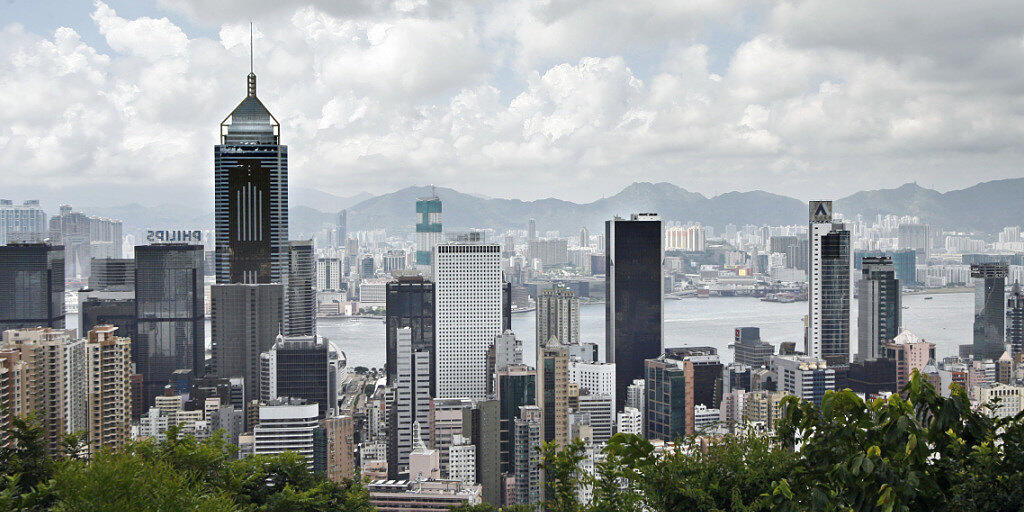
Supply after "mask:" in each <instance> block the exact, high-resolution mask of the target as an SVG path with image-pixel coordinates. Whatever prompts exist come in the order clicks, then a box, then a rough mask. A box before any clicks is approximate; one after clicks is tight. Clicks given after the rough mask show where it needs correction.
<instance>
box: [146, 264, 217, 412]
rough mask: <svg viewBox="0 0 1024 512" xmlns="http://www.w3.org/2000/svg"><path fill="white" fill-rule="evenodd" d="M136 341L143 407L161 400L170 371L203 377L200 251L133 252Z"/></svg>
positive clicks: (204, 348) (203, 333) (203, 350)
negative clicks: (144, 404) (185, 371)
mask: <svg viewBox="0 0 1024 512" xmlns="http://www.w3.org/2000/svg"><path fill="white" fill-rule="evenodd" d="M135 268H136V270H135V300H136V307H137V315H138V316H137V322H138V339H137V340H133V342H134V343H133V345H136V344H137V345H138V346H137V347H133V348H134V350H133V351H132V352H133V357H134V359H133V362H134V363H135V367H136V371H137V372H138V373H140V374H141V375H142V386H143V397H144V400H145V402H144V403H146V404H150V403H152V402H153V397H155V396H157V395H158V394H160V392H161V390H163V387H164V385H165V384H167V380H168V378H170V376H171V374H172V373H173V372H174V370H178V369H191V370H192V371H193V374H194V375H195V376H196V377H197V378H202V377H203V375H205V368H206V347H205V343H206V336H205V322H204V317H205V312H204V307H203V306H204V304H203V300H204V299H203V246H201V245H188V244H154V245H140V246H136V247H135Z"/></svg>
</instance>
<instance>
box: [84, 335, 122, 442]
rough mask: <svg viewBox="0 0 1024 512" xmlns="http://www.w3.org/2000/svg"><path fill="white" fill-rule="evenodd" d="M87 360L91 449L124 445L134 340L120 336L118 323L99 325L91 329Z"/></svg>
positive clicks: (86, 379) (89, 439)
mask: <svg viewBox="0 0 1024 512" xmlns="http://www.w3.org/2000/svg"><path fill="white" fill-rule="evenodd" d="M85 360H86V366H85V382H86V389H87V390H88V402H87V404H88V405H87V410H88V415H87V417H88V432H87V435H88V447H89V452H90V453H96V452H98V451H99V450H100V449H103V448H110V449H118V448H121V447H122V446H124V444H125V443H126V442H127V441H128V435H129V430H130V428H131V421H132V414H131V413H132V404H131V400H132V391H131V373H132V372H131V365H132V359H131V340H129V339H128V338H122V337H119V336H117V328H116V327H113V326H99V327H96V328H95V329H93V330H91V331H89V334H88V341H87V342H86V344H85Z"/></svg>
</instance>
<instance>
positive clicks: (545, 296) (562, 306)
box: [535, 287, 580, 345]
mask: <svg viewBox="0 0 1024 512" xmlns="http://www.w3.org/2000/svg"><path fill="white" fill-rule="evenodd" d="M536 318H537V336H536V338H535V339H536V340H537V341H538V342H542V343H547V342H548V341H550V340H551V338H555V339H556V340H557V341H558V342H559V343H561V344H563V345H577V344H579V342H580V300H579V299H578V298H577V297H576V294H575V293H573V291H572V290H569V289H568V288H562V287H556V288H549V289H547V290H544V291H542V292H540V294H538V295H537V315H536Z"/></svg>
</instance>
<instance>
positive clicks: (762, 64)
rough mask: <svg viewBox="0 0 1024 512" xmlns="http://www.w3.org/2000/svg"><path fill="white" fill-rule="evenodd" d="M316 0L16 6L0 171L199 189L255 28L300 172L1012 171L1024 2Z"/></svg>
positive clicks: (299, 182) (803, 186)
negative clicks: (389, 0) (441, 0)
mask: <svg viewBox="0 0 1024 512" xmlns="http://www.w3.org/2000/svg"><path fill="white" fill-rule="evenodd" d="M308 4H310V5H307V3H303V4H298V3H290V2H280V3H277V2H275V3H262V2H260V3H256V4H248V3H247V4H245V6H244V8H243V7H242V4H240V3H238V2H236V1H227V2H216V3H210V2H195V1H191V0H152V1H148V2H147V1H143V2H133V3H129V2H123V1H115V0H110V1H109V2H102V1H98V2H95V3H91V4H90V3H89V2H67V1H56V2H52V3H48V5H46V6H39V5H37V3H35V2H26V1H24V0H15V1H13V2H10V5H9V6H8V12H7V14H8V16H7V17H6V19H8V20H11V21H8V22H6V23H5V24H4V25H2V29H0V40H2V41H3V43H4V47H5V48H8V49H10V51H8V52H6V54H5V56H4V57H3V59H0V74H2V75H3V76H5V77H6V78H5V87H6V89H7V91H8V94H7V95H6V96H7V97H8V98H18V100H17V101H16V102H14V101H12V102H9V103H5V104H4V105H5V107H4V121H5V122H4V123H2V124H0V139H2V140H4V144H5V148H6V149H5V152H4V154H2V155H0V167H3V168H5V169H8V170H10V171H11V172H8V173H5V174H4V176H3V177H0V187H2V188H4V189H5V190H7V191H9V192H8V193H9V194H10V195H11V196H14V197H13V198H15V199H21V198H31V197H40V198H41V199H45V197H42V196H46V195H58V196H63V197H66V198H67V199H66V200H68V201H82V200H83V199H86V198H87V200H84V204H86V205H88V204H95V203H98V199H101V198H105V197H106V198H109V192H110V190H111V189H112V187H116V189H117V190H118V192H119V193H122V194H124V196H126V197H132V198H133V200H137V201H139V202H140V203H143V204H159V203H160V202H165V201H178V202H184V203H187V204H192V203H193V202H194V203H195V204H208V201H206V200H205V198H204V199H202V200H200V199H199V198H200V197H201V196H204V195H206V194H208V193H209V191H210V190H212V183H211V177H210V176H209V175H208V173H207V172H206V171H207V169H209V165H210V159H211V155H210V153H209V150H208V148H209V146H210V145H211V144H212V143H213V142H214V141H215V140H216V133H215V130H214V129H212V128H211V127H213V126H215V124H216V122H217V121H219V120H220V116H221V115H222V112H223V109H224V107H223V106H224V105H230V104H232V103H233V102H234V101H237V97H238V96H239V94H241V92H242V86H241V85H240V84H239V82H238V79H237V77H238V76H241V75H243V74H244V73H245V71H247V69H248V66H249V59H248V55H247V54H248V35H249V34H248V28H249V27H248V22H249V21H250V20H253V21H254V22H255V26H256V38H255V47H256V55H255V67H256V71H257V73H258V74H260V76H261V79H262V80H261V84H262V88H263V90H265V91H266V96H267V98H270V100H269V102H270V104H268V108H270V109H271V110H272V111H274V112H280V113H281V119H280V120H281V122H282V124H283V125H285V126H287V127H288V130H287V131H286V133H285V134H284V135H285V136H286V138H287V140H288V141H289V143H290V144H291V145H292V146H293V147H294V148H295V150H294V152H293V153H294V154H293V155H292V162H291V163H292V170H293V171H294V179H293V180H292V181H293V185H294V186H296V187H306V188H315V189H318V190H323V191H326V192H330V193H334V194H338V195H343V196H348V195H351V194H354V193H356V192H368V193H372V194H379V193H382V192H387V191H391V190H395V189H398V188H401V187H402V186H404V185H405V184H408V183H421V184H431V183H433V184H436V185H438V186H446V187H456V188H459V189H460V190H462V191H464V192H467V193H474V194H484V195H488V196H492V197H517V198H520V199H525V200H531V199H538V198H546V197H555V198H560V199H565V200H571V201H577V202H579V201H591V200H594V199H596V198H599V197H601V196H602V195H609V194H612V193H614V192H616V191H618V190H620V189H621V188H622V187H624V186H625V185H627V184H629V183H631V182H633V181H652V182H658V181H669V182H672V183H676V184H678V185H680V186H684V187H685V188H687V189H688V190H692V191H698V192H701V193H704V194H706V195H714V194H718V193H723V192H728V191H731V190H741V191H745V190H758V189H761V190H766V191H769V192H774V193H780V194H786V195H790V196H795V197H798V198H801V199H810V198H812V196H814V197H842V196H843V195H846V194H849V193H852V192H855V191H857V190H859V189H861V188H882V187H895V186H898V185H900V184H903V183H906V182H912V181H916V182H917V183H919V184H921V185H922V186H926V187H930V188H935V189H937V190H942V191H945V190H950V189H956V188H961V187H965V186H968V185H971V184H973V183H974V182H976V181H982V180H990V179H998V178H1007V177H1016V176H1019V175H1020V174H1021V171H1020V168H1019V162H1020V160H1021V156H1022V148H1021V146H1020V144H1019V141H1020V140H1021V139H1022V136H1024V123H1022V122H1021V114H1020V113H1019V112H1018V111H1016V110H1014V109H1012V108H1006V106H1007V105H1013V104H1016V103H1018V102H1019V101H1021V98H1022V92H1021V91H1024V87H1022V85H1024V75H1022V74H1021V73H1020V72H1019V71H1018V66H1015V65H1014V63H1016V62H1019V61H1020V57H1021V56H1022V54H1024V46H1022V45H1021V44H1020V33H1019V27H1020V26H1021V25H1022V24H1024V20H1022V19H1021V18H1022V16H1024V14H1022V12H1021V10H1020V9H1018V8H1015V7H1016V6H1015V5H1013V3H999V2H986V3H984V4H982V5H977V6H976V7H975V8H974V9H972V10H971V13H970V14H971V15H970V16H963V15H961V14H962V13H961V11H962V9H960V8H959V6H958V5H956V4H955V3H952V2H950V3H948V4H947V3H943V2H938V3H929V4H928V5H927V7H923V6H918V5H914V3H913V2H911V3H909V4H907V5H900V6H896V7H894V6H889V5H881V4H878V5H874V4H866V5H859V4H858V5H830V4H829V3H828V2H825V1H821V0H813V1H807V2H801V3H799V4H791V3H779V4H758V3H750V4H748V3H744V2H737V3H717V2H711V3H699V4H696V5H693V6H689V7H686V8H682V7H680V6H679V5H678V4H677V3H676V2H665V3H664V4H661V3H658V2H646V3H643V4H641V5H637V6H635V8H632V9H629V10H625V11H624V10H621V9H619V8H618V7H617V5H618V4H617V3H615V2H598V1H595V2H590V3H589V4H587V5H581V6H580V8H579V9H575V8H566V9H559V8H556V6H555V4H551V5H549V6H546V7H543V6H532V7H531V6H528V5H526V4H515V3H513V4H509V3H506V2H501V3H494V4H488V3H483V4H480V3H477V2H473V3H469V2H461V1H456V2H451V3H445V4H443V5H440V4H432V3H429V2H425V3H419V4H417V3H398V4H394V5H391V4H384V3H376V2H356V3H348V2H344V3H340V4H336V3H334V2H316V1H314V2H308ZM652 20H654V21H652ZM810 20H813V22H812V21H810ZM638 34H642V35H641V36H639V37H638V36H637V35H638ZM167 134H174V136H173V137H172V138H168V137H167ZM29 181H35V182H37V183H39V185H37V186H33V187H32V188H26V187H25V185H24V184H25V183H26V182H29Z"/></svg>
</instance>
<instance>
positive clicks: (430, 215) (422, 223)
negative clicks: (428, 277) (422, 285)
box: [416, 194, 442, 270]
mask: <svg viewBox="0 0 1024 512" xmlns="http://www.w3.org/2000/svg"><path fill="white" fill-rule="evenodd" d="M441 240H442V234H441V199H440V198H439V197H437V194H432V195H431V196H430V197H421V198H419V199H418V200H416V265H418V266H421V267H424V268H425V270H429V269H430V267H431V265H432V257H433V252H434V246H436V245H437V244H439V243H441Z"/></svg>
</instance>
